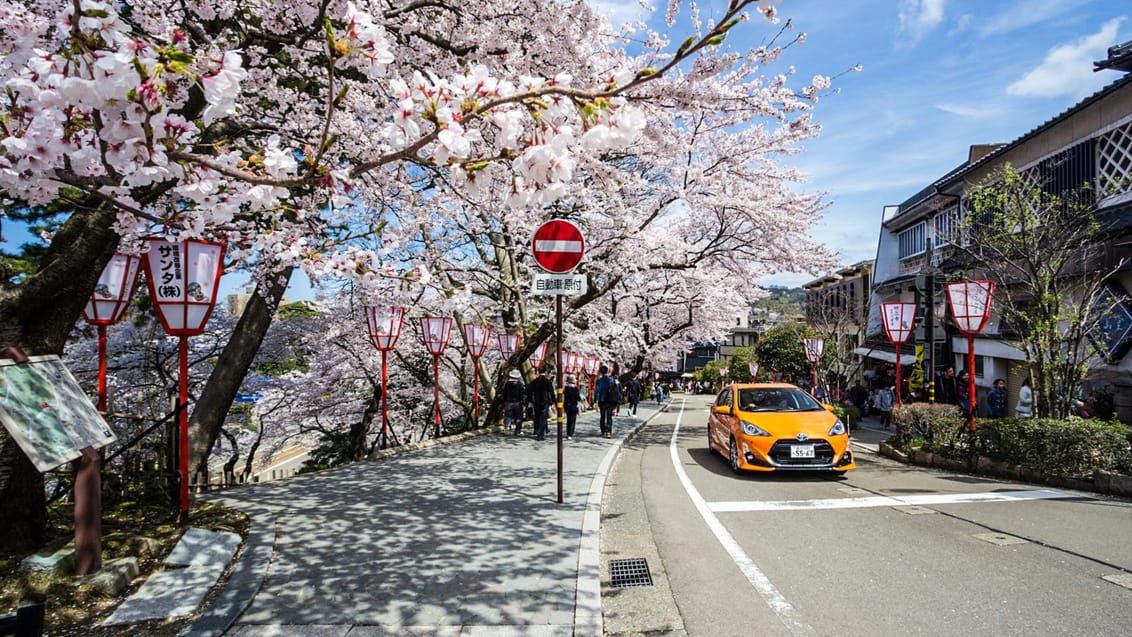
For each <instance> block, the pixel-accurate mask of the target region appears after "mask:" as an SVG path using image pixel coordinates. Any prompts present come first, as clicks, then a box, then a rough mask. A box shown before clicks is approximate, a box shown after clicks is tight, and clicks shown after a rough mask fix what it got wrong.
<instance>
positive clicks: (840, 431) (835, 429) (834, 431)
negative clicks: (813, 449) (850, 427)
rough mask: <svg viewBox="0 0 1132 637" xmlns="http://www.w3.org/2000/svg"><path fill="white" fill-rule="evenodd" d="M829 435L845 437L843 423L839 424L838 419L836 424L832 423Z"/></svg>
mask: <svg viewBox="0 0 1132 637" xmlns="http://www.w3.org/2000/svg"><path fill="white" fill-rule="evenodd" d="M829 435H831V436H844V435H845V423H843V422H841V419H840V418H838V419H837V422H835V423H833V426H832V427H830V428H829Z"/></svg>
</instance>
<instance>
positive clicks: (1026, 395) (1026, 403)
mask: <svg viewBox="0 0 1132 637" xmlns="http://www.w3.org/2000/svg"><path fill="white" fill-rule="evenodd" d="M1014 415H1015V416H1018V417H1019V418H1033V417H1034V390H1033V389H1031V388H1030V378H1029V377H1028V376H1027V377H1026V380H1023V381H1022V387H1021V388H1019V389H1018V405H1017V406H1016V407H1014Z"/></svg>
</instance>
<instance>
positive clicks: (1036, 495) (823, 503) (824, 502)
mask: <svg viewBox="0 0 1132 637" xmlns="http://www.w3.org/2000/svg"><path fill="white" fill-rule="evenodd" d="M1075 497H1078V496H1075V495H1070V494H1068V493H1061V492H1059V491H1048V490H1045V489H1040V490H1036V491H1000V492H996V493H933V494H924V495H905V496H883V495H875V496H869V497H865V498H827V499H817V500H766V501H753V502H709V503H708V507H709V508H710V509H711V510H712V511H713V512H715V513H731V512H736V511H818V510H822V509H865V508H870V507H894V506H933V505H940V504H967V503H973V502H1017V501H1022V500H1055V499H1059V498H1075Z"/></svg>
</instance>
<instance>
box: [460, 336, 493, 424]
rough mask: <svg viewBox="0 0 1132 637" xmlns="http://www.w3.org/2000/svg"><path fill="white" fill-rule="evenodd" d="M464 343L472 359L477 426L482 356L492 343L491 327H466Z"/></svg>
mask: <svg viewBox="0 0 1132 637" xmlns="http://www.w3.org/2000/svg"><path fill="white" fill-rule="evenodd" d="M464 343H465V344H466V345H467V346H468V356H471V357H472V400H473V402H474V404H475V425H476V426H477V427H478V426H479V424H480V356H483V355H484V352H486V351H487V346H488V344H490V343H491V326H490V325H487V324H484V323H467V324H465V325H464Z"/></svg>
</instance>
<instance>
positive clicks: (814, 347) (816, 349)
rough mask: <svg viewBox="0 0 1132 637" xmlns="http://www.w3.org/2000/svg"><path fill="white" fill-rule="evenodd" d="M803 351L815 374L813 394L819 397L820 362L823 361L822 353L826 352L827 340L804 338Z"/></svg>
mask: <svg viewBox="0 0 1132 637" xmlns="http://www.w3.org/2000/svg"><path fill="white" fill-rule="evenodd" d="M802 349H804V350H806V360H808V361H810V369H811V370H812V371H813V374H814V386H813V394H814V397H817V394H818V361H820V360H821V355H822V352H824V351H825V339H823V338H803V339H802Z"/></svg>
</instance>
